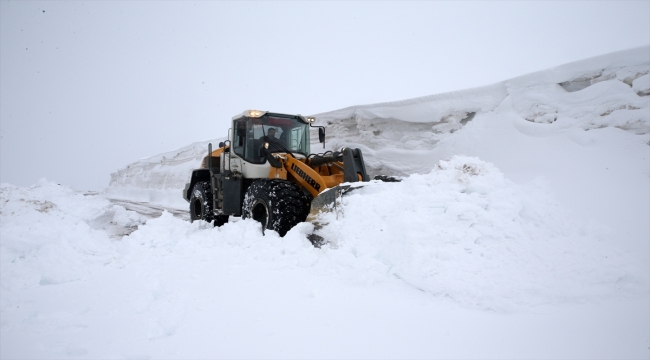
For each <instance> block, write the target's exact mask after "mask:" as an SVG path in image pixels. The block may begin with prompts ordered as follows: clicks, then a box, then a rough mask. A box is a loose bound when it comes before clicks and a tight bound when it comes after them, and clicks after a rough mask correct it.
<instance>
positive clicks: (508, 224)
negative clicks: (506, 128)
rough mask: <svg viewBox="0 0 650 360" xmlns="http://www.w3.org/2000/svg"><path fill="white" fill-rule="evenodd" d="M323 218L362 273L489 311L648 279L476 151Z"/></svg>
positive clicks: (618, 291) (611, 245)
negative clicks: (395, 281) (360, 265)
mask: <svg viewBox="0 0 650 360" xmlns="http://www.w3.org/2000/svg"><path fill="white" fill-rule="evenodd" d="M337 216H338V219H337V218H336V217H337ZM321 221H322V222H325V223H328V225H327V226H325V227H324V228H323V229H321V230H319V231H318V232H317V234H319V235H321V236H323V237H324V238H325V239H329V240H330V241H332V242H333V244H332V246H333V248H336V249H337V250H336V252H337V253H344V254H345V255H346V256H347V257H348V259H349V261H350V262H352V261H354V263H355V264H354V265H352V264H350V266H354V267H358V264H364V269H363V271H360V272H365V273H366V274H368V273H374V275H375V277H374V278H375V279H379V278H383V277H391V276H392V277H395V278H397V279H400V280H402V281H404V282H406V283H407V284H409V285H411V286H413V287H415V288H417V289H419V290H421V291H423V292H426V293H430V294H432V295H434V296H437V297H441V298H449V299H453V300H454V301H457V302H459V303H462V304H464V305H467V306H471V307H478V308H481V309H492V310H504V309H510V308H511V307H512V306H516V305H537V304H540V303H548V302H566V301H570V302H573V301H578V302H581V301H585V300H588V299H593V298H599V297H610V296H622V295H623V294H626V293H629V291H633V292H634V291H641V292H642V291H643V290H642V289H644V286H647V285H646V284H647V282H648V277H647V274H646V272H645V271H644V270H643V269H644V265H643V263H642V262H640V261H639V260H638V259H631V258H630V256H629V254H628V255H625V254H623V253H622V251H621V250H620V249H619V248H618V247H616V246H615V242H613V241H611V240H612V239H607V238H605V237H604V235H603V233H602V232H601V231H599V229H597V228H595V227H594V226H593V225H589V224H587V223H581V222H580V221H578V220H576V219H574V217H573V216H572V215H571V214H570V213H569V212H568V211H567V210H566V209H565V208H564V207H563V206H561V205H560V204H559V203H558V202H557V201H555V200H553V195H552V194H551V193H550V192H549V191H548V190H547V189H546V187H545V186H544V185H543V184H542V183H540V182H533V183H530V184H528V185H526V186H519V185H516V184H514V183H512V182H511V181H509V180H507V179H506V178H505V177H504V175H503V174H502V173H501V172H500V171H499V170H498V169H497V168H495V167H494V166H493V165H492V164H490V163H486V162H483V161H481V160H479V159H477V158H472V157H464V156H455V157H453V158H452V159H451V160H450V161H441V162H440V163H439V164H438V166H437V167H436V169H434V170H433V171H432V172H430V173H429V174H425V175H411V176H410V177H408V178H406V179H404V181H403V182H401V183H376V184H371V186H366V187H363V188H361V189H358V190H354V191H353V192H352V193H350V195H349V196H346V197H344V198H343V206H342V210H341V211H340V212H339V213H338V214H336V213H331V214H323V215H321ZM342 257H343V256H342ZM352 259H354V260H352ZM359 270H361V269H359ZM369 270H371V271H369ZM635 289H636V290H635Z"/></svg>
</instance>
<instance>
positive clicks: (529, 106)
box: [315, 47, 650, 175]
mask: <svg viewBox="0 0 650 360" xmlns="http://www.w3.org/2000/svg"><path fill="white" fill-rule="evenodd" d="M649 53H650V48H649V47H641V48H637V49H632V50H628V51H621V52H616V53H611V54H607V55H603V56H599V57H595V58H591V59H587V60H583V61H578V62H574V63H571V64H567V65H563V66H558V67H556V68H552V69H548V70H544V71H540V72H537V73H533V74H529V75H525V76H521V77H518V78H514V79H510V80H506V81H503V82H500V83H497V84H494V85H491V86H485V87H482V88H476V89H469V90H464V91H457V92H451V93H444V94H438V95H433V96H426V97H421V98H417V99H411V100H403V101H395V102H389V103H380V104H372V105H361V106H352V107H348V108H345V109H342V110H336V111H331V112H326V113H322V114H317V115H315V116H316V118H317V122H318V124H319V125H326V126H327V131H328V142H329V143H328V145H329V147H330V148H332V149H338V148H340V147H344V146H348V147H359V148H361V149H362V150H363V151H364V159H365V162H366V165H367V167H368V168H369V169H368V170H369V173H370V174H372V175H376V174H382V173H383V174H390V175H408V174H413V173H426V172H428V171H430V170H431V169H432V167H433V166H434V165H435V164H436V163H437V162H438V161H439V160H441V159H448V157H447V158H445V157H440V156H438V155H439V153H435V152H432V150H434V149H436V148H438V147H439V142H440V141H442V140H448V141H450V142H455V141H463V136H462V133H463V130H462V129H463V127H464V126H465V125H467V124H469V123H471V122H474V121H477V120H480V119H481V118H483V117H484V116H485V115H492V116H493V117H495V116H494V115H499V114H503V115H508V114H510V113H512V114H514V115H516V116H517V117H520V118H523V119H524V120H526V121H529V122H534V123H542V124H551V123H553V122H555V121H557V120H559V119H560V120H562V121H563V123H564V124H565V126H564V129H568V128H579V129H584V130H592V129H600V128H606V127H614V128H619V129H622V130H626V131H629V132H631V133H633V134H637V135H648V134H649V133H650V97H649V96H648V94H649V92H648V90H647V89H648V84H647V82H648V80H647V75H648V73H649V71H650V58H649V55H648V54H649ZM506 104H507V105H508V106H506ZM459 138H460V139H459ZM474 140H475V141H484V142H486V143H491V144H493V143H495V141H494V140H493V139H487V138H485V137H484V138H481V139H474ZM497 145H503V144H497ZM467 146H468V147H471V146H472V144H467ZM461 153H465V152H463V151H461ZM476 155H477V156H480V157H481V158H484V157H483V156H482V154H476ZM490 160H496V159H490Z"/></svg>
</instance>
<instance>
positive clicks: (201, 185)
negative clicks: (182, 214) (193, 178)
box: [190, 181, 214, 222]
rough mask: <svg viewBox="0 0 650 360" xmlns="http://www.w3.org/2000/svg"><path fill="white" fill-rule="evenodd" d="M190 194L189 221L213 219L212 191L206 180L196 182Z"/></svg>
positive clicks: (208, 220) (209, 220)
mask: <svg viewBox="0 0 650 360" xmlns="http://www.w3.org/2000/svg"><path fill="white" fill-rule="evenodd" d="M191 194H192V195H190V222H194V220H205V221H207V222H211V221H212V220H213V219H214V215H213V214H212V193H211V192H210V184H209V183H208V182H207V181H203V182H198V183H196V184H195V185H194V187H193V188H192V193H191Z"/></svg>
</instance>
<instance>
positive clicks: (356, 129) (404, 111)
mask: <svg viewBox="0 0 650 360" xmlns="http://www.w3.org/2000/svg"><path fill="white" fill-rule="evenodd" d="M649 53H650V49H649V48H648V47H641V48H637V49H632V50H628V51H622V52H616V53H612V54H607V55H603V56H599V57H595V58H591V59H587V60H583V61H578V62H574V63H571V64H567V65H563V66H559V67H556V68H552V69H548V70H544V71H540V72H537V73H533V74H529V75H525V76H521V77H518V78H515V79H510V80H506V81H502V82H500V83H497V84H493V85H490V86H484V87H480V88H475V89H468V90H464V91H456V92H450V93H444V94H436V95H430V96H424V97H420V98H415V99H408V100H401V101H394V102H387V103H379V104H371V105H359V106H351V107H347V108H344V109H340V110H335V111H331V112H326V113H321V114H317V115H315V116H316V118H317V123H318V124H319V125H325V126H327V148H328V149H334V150H338V149H340V148H341V147H344V146H348V147H358V148H361V149H362V150H363V153H364V158H365V162H366V166H367V167H368V171H369V173H370V175H371V176H374V175H378V174H388V175H400V176H403V175H409V174H413V173H427V172H429V171H430V170H431V169H432V168H433V166H435V164H436V163H437V162H438V161H439V160H441V159H443V160H444V159H448V157H446V158H445V157H440V156H439V153H435V152H432V151H433V150H434V149H437V148H438V147H439V142H440V141H442V140H445V139H449V140H450V141H459V140H460V141H462V135H461V134H462V133H463V131H462V129H463V128H464V127H465V126H466V125H467V124H469V123H471V122H474V121H476V120H478V119H481V118H482V117H483V116H485V115H498V114H505V115H507V114H510V113H513V114H515V115H516V116H518V117H520V118H522V119H524V120H526V121H528V122H533V123H540V124H552V123H554V122H556V121H558V120H562V121H563V123H564V124H565V126H564V128H565V129H567V128H579V129H584V130H592V129H600V128H606V127H614V128H619V129H622V130H625V131H628V132H630V133H633V134H638V135H648V134H649V133H650V118H649V117H650V115H649V114H650V97H649V96H648V94H650V85H649V84H648V82H649V80H648V73H649V71H650V59H649V58H648V54H649ZM504 103H508V104H511V105H510V106H508V107H504ZM313 135H314V138H312V142H313V143H314V144H317V138H316V137H315V135H316V134H313ZM459 138H460V139H459ZM480 141H485V142H490V143H493V142H494V141H493V140H492V139H480ZM207 143H208V142H207V141H206V142H200V143H195V144H192V145H190V146H188V147H185V148H182V149H179V150H176V151H172V152H169V153H166V154H161V155H158V156H154V157H151V158H147V159H142V160H140V161H138V162H135V163H133V164H130V165H128V166H126V167H125V168H123V169H120V170H118V171H117V172H116V173H114V174H112V176H111V183H110V186H111V187H110V188H109V191H113V190H115V189H113V188H114V187H127V188H131V189H136V191H131V190H127V191H130V192H131V193H136V192H137V189H146V190H147V191H148V193H151V194H153V195H152V196H151V197H150V198H152V199H154V198H156V197H158V198H163V197H165V196H167V194H169V193H165V192H164V191H162V192H160V191H158V190H170V189H176V190H182V189H183V187H184V185H185V182H186V181H187V178H188V176H189V171H190V170H191V169H192V168H195V167H197V166H198V164H200V161H201V159H202V157H203V156H204V155H205V154H206V153H207ZM212 143H213V144H216V143H218V140H213V141H212ZM471 145H472V144H468V146H471ZM317 148H318V146H314V147H313V151H318V149H317ZM461 153H465V152H463V151H461ZM476 155H477V156H479V157H481V158H484V157H483V156H482V154H476ZM487 160H490V161H496V160H497V159H487ZM149 190H153V191H154V192H153V193H152V192H151V191H149ZM120 191H121V190H116V192H117V193H119V192H120ZM176 206H181V204H179V203H176Z"/></svg>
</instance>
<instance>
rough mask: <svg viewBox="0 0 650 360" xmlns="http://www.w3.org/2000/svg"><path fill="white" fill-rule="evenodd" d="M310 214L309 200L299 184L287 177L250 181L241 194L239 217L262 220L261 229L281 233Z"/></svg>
mask: <svg viewBox="0 0 650 360" xmlns="http://www.w3.org/2000/svg"><path fill="white" fill-rule="evenodd" d="M307 214H309V200H308V199H307V196H306V195H305V194H304V193H303V192H302V190H300V188H299V187H298V186H297V185H296V184H294V183H292V182H290V181H287V180H280V179H262V180H257V181H255V182H254V183H252V184H251V186H250V187H249V188H248V190H247V191H246V195H245V196H244V205H243V208H242V218H244V219H247V218H250V219H254V220H257V221H259V222H260V223H262V227H263V229H270V230H275V231H277V232H278V234H280V236H284V235H285V234H286V233H287V231H289V230H290V229H291V228H292V227H294V226H295V225H296V224H298V223H300V222H303V221H305V219H307Z"/></svg>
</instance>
